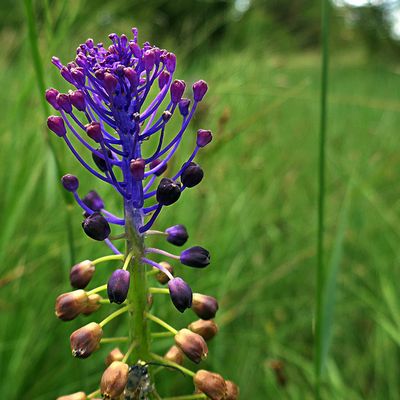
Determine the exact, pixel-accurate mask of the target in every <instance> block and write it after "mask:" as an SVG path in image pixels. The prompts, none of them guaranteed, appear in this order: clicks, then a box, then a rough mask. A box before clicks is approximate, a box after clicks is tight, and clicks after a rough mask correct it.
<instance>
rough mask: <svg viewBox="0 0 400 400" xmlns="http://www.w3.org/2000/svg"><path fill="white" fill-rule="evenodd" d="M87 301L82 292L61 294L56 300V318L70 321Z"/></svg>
mask: <svg viewBox="0 0 400 400" xmlns="http://www.w3.org/2000/svg"><path fill="white" fill-rule="evenodd" d="M87 301H88V297H87V294H86V292H85V291H84V290H74V291H73V292H68V293H63V294H61V295H60V296H58V297H57V299H56V306H55V311H56V316H57V318H60V319H61V320H63V321H71V320H73V319H74V318H76V317H77V316H78V315H79V314H80V313H81V312H82V311H83V310H84V309H85V307H86V305H87Z"/></svg>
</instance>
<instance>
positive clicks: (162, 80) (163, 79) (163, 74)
mask: <svg viewBox="0 0 400 400" xmlns="http://www.w3.org/2000/svg"><path fill="white" fill-rule="evenodd" d="M169 77H170V75H169V73H168V72H167V71H163V72H161V74H160V76H159V77H158V87H159V88H160V89H162V88H163V87H164V86H165V85H166V84H167V82H168V79H169Z"/></svg>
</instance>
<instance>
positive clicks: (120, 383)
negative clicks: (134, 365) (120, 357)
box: [100, 361, 129, 400]
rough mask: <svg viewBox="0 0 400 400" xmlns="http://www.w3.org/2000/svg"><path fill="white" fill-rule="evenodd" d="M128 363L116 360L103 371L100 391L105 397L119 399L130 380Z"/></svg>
mask: <svg viewBox="0 0 400 400" xmlns="http://www.w3.org/2000/svg"><path fill="white" fill-rule="evenodd" d="M128 372H129V366H128V364H126V363H124V362H121V361H114V362H113V363H112V364H111V365H110V366H109V367H108V368H107V369H106V370H105V371H104V373H103V376H102V377H101V382H100V391H101V395H102V396H103V399H107V400H108V399H118V398H119V396H120V395H121V394H122V393H123V392H124V389H125V386H126V384H127V382H128Z"/></svg>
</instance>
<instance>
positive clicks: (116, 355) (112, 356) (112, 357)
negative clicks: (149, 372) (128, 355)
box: [106, 347, 124, 367]
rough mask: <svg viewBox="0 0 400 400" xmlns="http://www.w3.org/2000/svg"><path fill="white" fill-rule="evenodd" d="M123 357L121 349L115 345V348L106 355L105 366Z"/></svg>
mask: <svg viewBox="0 0 400 400" xmlns="http://www.w3.org/2000/svg"><path fill="white" fill-rule="evenodd" d="M123 358H124V354H123V353H122V352H121V350H120V349H119V348H118V347H116V348H115V349H113V350H111V351H110V352H109V353H108V355H107V357H106V365H107V367H108V366H109V365H111V364H112V363H113V362H114V361H122V359H123Z"/></svg>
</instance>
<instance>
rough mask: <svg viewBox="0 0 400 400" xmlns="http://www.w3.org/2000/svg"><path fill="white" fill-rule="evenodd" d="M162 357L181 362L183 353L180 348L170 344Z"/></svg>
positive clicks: (177, 362) (180, 363)
mask: <svg viewBox="0 0 400 400" xmlns="http://www.w3.org/2000/svg"><path fill="white" fill-rule="evenodd" d="M164 358H165V359H166V360H168V361H172V362H174V363H176V364H179V365H182V364H183V353H182V350H181V349H180V348H179V347H178V346H175V345H173V346H171V348H170V349H169V350H168V351H167V353H166V354H165V356H164Z"/></svg>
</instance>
